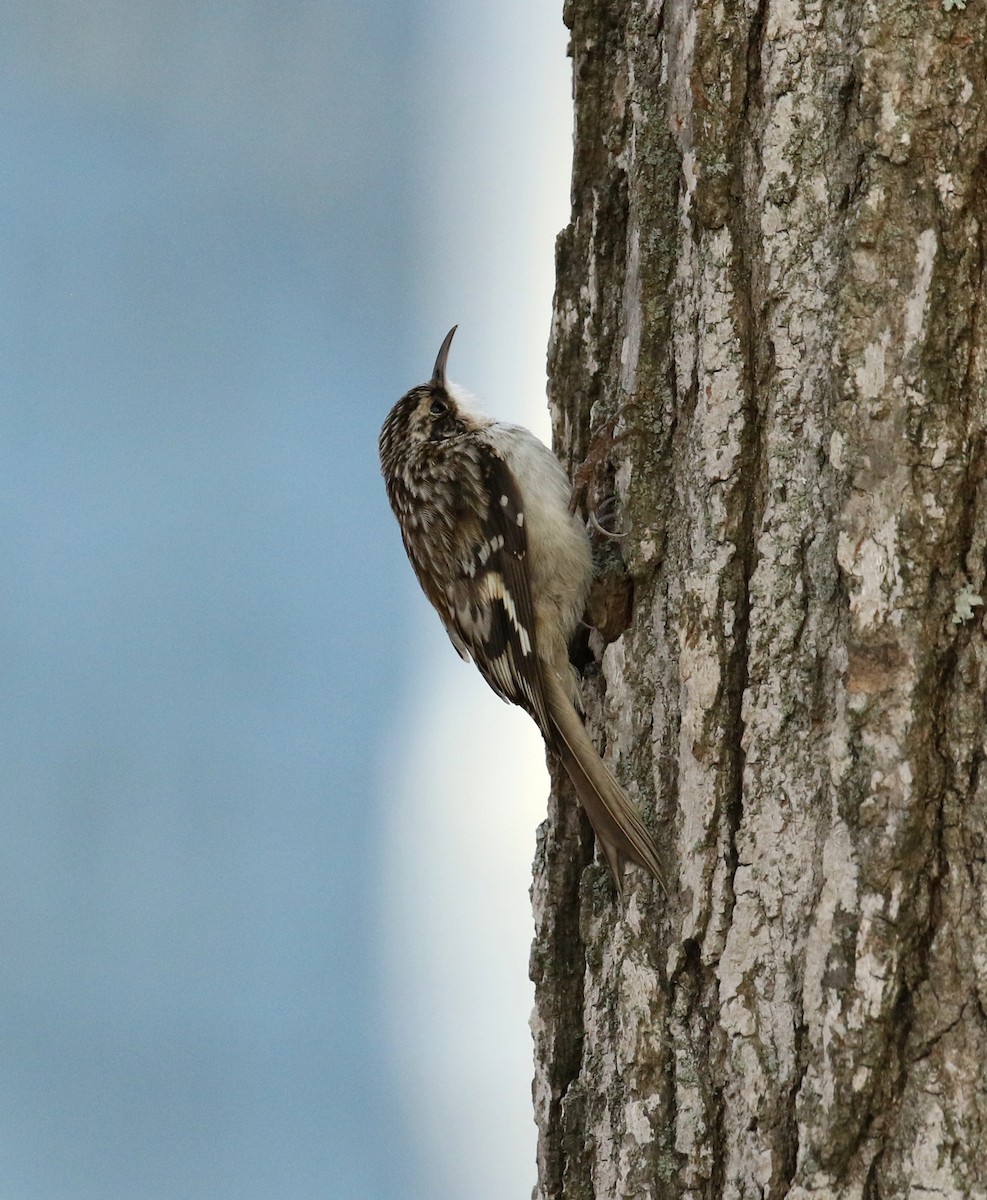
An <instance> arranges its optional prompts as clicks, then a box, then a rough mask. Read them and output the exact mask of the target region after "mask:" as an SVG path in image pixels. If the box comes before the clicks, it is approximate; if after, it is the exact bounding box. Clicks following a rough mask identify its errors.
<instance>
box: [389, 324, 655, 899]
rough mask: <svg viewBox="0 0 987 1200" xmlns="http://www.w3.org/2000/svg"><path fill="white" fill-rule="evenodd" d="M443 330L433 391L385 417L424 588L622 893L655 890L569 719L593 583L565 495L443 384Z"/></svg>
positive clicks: (398, 511)
mask: <svg viewBox="0 0 987 1200" xmlns="http://www.w3.org/2000/svg"><path fill="white" fill-rule="evenodd" d="M454 333H455V328H453V329H452V330H450V331H449V334H448V335H447V336H446V339H445V341H444V342H443V343H442V347H441V349H440V350H439V354H438V358H437V359H436V362H435V370H434V372H433V375H432V378H431V379H430V380H429V382H428V383H425V384H422V385H421V386H420V387H416V388H412V390H411V391H410V392H408V393H407V394H406V395H405V396H403V397H402V398H401V399H400V400H399V401H398V402H397V404H395V406H394V408H393V409H392V410H391V412H390V413H389V415H388V417H387V420H386V421H385V422H384V426H383V429H382V430H381V435H380V461H381V469H382V471H383V475H384V481H385V484H386V487H387V495H388V499H389V500H390V503H391V507H392V508H393V510H394V513H395V515H396V516H397V518H398V523H399V525H400V527H401V536H402V539H403V541H404V546H405V550H406V551H407V553H408V558H409V559H410V560H411V565H412V566H413V567H414V570H415V574H416V575H417V576H418V581H419V583H420V584H421V586H422V589H423V590H424V592H425V595H426V596H427V597H428V599H429V600H430V602H431V603H432V605H433V607H434V608H435V609H436V611H437V612H438V614H439V616H440V617H441V619H442V622H443V624H444V625H445V628H446V632H447V633H448V634H449V638H450V640H451V641H452V643H453V645H454V646H455V647H456V649H457V650H458V651H459V653H460V654H461V655H462V657H463V658H467V659H470V658H471V659H472V660H473V662H474V663H476V666H477V667H478V668H479V670H480V672H481V674H482V675H483V677H484V679H486V681H487V683H488V684H489V685H490V686H491V687H492V688H493V690H494V691H495V692H496V693H497V694H498V695H499V696H501V697H502V698H503V699H504V700H507V701H509V702H510V703H511V704H517V705H520V706H521V707H522V708H523V709H525V710H526V711H527V712H528V713H530V715H531V716H532V717H533V718H534V719H535V721H536V722H537V723H538V727H539V729H540V730H541V732H542V735H543V737H544V738H545V742H546V744H547V745H548V747H549V749H550V750H551V751H552V752H553V753H555V754H557V755H558V756H559V758H560V759H561V761H562V764H563V766H564V767H565V769H566V772H567V773H568V775H569V778H570V779H571V780H572V783H573V786H574V787H575V789H576V793H577V795H578V796H579V798H580V801H581V802H582V805H583V807H584V809H585V810H586V813H587V815H588V817H589V819H590V821H591V823H592V825H593V829H594V830H595V832H596V836H597V840H598V841H599V843H600V846H601V848H602V850H603V853H604V855H605V857H606V860H607V862H608V864H609V866H610V869H611V871H612V873H613V877H614V880H615V881H616V884H617V888H618V891H621V892H622V890H623V874H622V861H623V860H624V859H629V860H630V861H631V862H634V863H637V864H639V865H640V866H643V867H645V868H646V869H647V870H648V871H650V872H651V874H652V875H654V877H655V878H656V879H657V880H658V882H659V883H660V884H661V886H662V888H664V886H665V885H664V882H663V880H662V871H661V864H660V860H659V855H658V850H657V847H656V845H655V843H654V840H653V838H652V836H651V834H650V833H649V832H648V829H647V828H646V826H645V825H644V823H643V821H642V820H641V817H640V816H639V814H638V812H637V810H636V809H635V808H634V806H633V805H632V804H631V802H630V800H629V799H628V797H627V795H626V793H625V792H624V790H623V788H622V787H621V786H620V785H619V784H618V783H617V781H616V780H615V779H614V777H613V775H612V774H611V773H610V771H609V770H608V768H607V766H606V764H605V763H604V762H603V760H602V759H601V758H600V756H599V754H598V753H597V751H596V748H595V747H594V746H593V743H592V742H591V740H590V738H589V735H588V734H587V733H586V729H585V727H584V725H583V722H582V718H581V717H580V715H579V712H578V711H577V709H578V706H579V693H578V687H577V683H576V677H575V672H574V671H573V669H572V666H571V665H570V662H569V652H568V644H569V639H570V638H571V637H572V634H573V633H574V632H575V629H576V626H577V624H578V623H579V620H580V618H581V617H582V614H583V610H584V608H585V604H586V596H587V592H588V591H589V585H590V583H591V581H592V577H593V563H592V554H591V550H590V545H589V538H588V536H587V533H586V529H585V526H584V525H583V524H582V522H581V521H580V520H579V519H578V518H577V517H575V516H574V515H573V514H572V513H571V512H570V511H569V495H570V491H571V488H570V484H569V480H568V479H567V478H566V475H565V472H564V471H563V470H562V466H561V464H560V463H559V461H558V459H556V457H555V456H554V455H553V454H552V452H551V451H550V450H549V449H548V448H547V447H546V446H544V445H543V444H542V443H541V442H540V441H539V440H538V439H537V438H536V437H535V436H534V434H532V433H529V432H528V430H526V429H523V428H521V426H519V425H507V424H503V423H500V422H496V421H493V420H491V418H490V417H487V416H485V415H484V414H482V413H480V412H479V411H478V410H477V409H476V408H475V407H474V406H473V405H472V403H471V401H470V399H469V398H468V397H467V396H466V394H465V393H464V392H462V391H460V390H459V389H458V388H456V387H455V386H454V385H452V384H450V383H448V382H447V380H446V359H447V358H448V354H449V347H450V344H451V342H452V337H453V334H454Z"/></svg>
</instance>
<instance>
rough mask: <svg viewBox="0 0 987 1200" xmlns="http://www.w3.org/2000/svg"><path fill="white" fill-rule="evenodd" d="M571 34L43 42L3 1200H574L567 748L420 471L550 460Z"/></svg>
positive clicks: (36, 85)
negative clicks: (434, 544)
mask: <svg viewBox="0 0 987 1200" xmlns="http://www.w3.org/2000/svg"><path fill="white" fill-rule="evenodd" d="M560 10H561V2H560V0H503V2H502V3H500V4H498V5H490V6H472V5H462V4H458V3H455V2H454V0H434V2H431V0H419V2H418V3H412V4H407V3H397V2H396V0H377V3H375V4H372V5H371V4H364V3H359V2H358V0H240V2H239V3H237V4H233V3H231V2H230V0H222V2H221V0H172V3H170V4H167V5H165V4H162V3H160V2H156V0H87V2H86V3H79V0H6V3H4V5H3V6H2V16H0V35H2V36H0V123H2V128H0V147H2V150H0V154H2V159H3V163H2V170H0V253H2V284H0V339H2V341H0V346H2V350H0V422H2V425H0V503H2V512H3V519H2V521H0V553H2V558H0V579H2V589H3V608H2V613H3V619H2V621H0V639H2V642H0V650H2V660H0V662H2V673H3V687H2V689H0V705H2V724H0V739H2V743H0V756H2V757H0V802H2V803H0V820H2V830H0V961H2V966H0V1196H2V1197H4V1198H5V1200H7V1198H9V1200H90V1198H91V1200H97V1198H98V1200H108V1198H115V1197H126V1198H127V1200H177V1198H182V1197H187V1198H190V1200H192V1198H199V1197H203V1198H205V1197H208V1198H209V1200H223V1198H225V1197H231V1198H232V1197H236V1198H237V1200H260V1198H270V1197H275V1196H277V1197H290V1198H291V1200H307V1198H309V1197H312V1198H314V1197H319V1198H320V1200H324V1198H326V1197H328V1198H331V1200H337V1198H338V1200H348V1198H351V1197H352V1198H354V1200H356V1198H359V1200H377V1198H385V1197H386V1198H391V1197H394V1198H400V1200H417V1198H419V1197H420V1198H425V1197H428V1198H429V1200H444V1198H447V1197H448V1198H450V1200H452V1198H455V1200H462V1198H463V1197H467V1196H468V1197H470V1198H471V1200H487V1198H489V1200H495V1198H496V1200H507V1198H508V1197H511V1196H515V1197H526V1196H527V1195H528V1194H529V1191H530V1188H531V1186H532V1184H533V1183H534V1142H535V1138H534V1127H533V1125H532V1120H531V1113H530V1093H529V1086H530V1085H529V1081H530V1076H531V1049H530V1036H529V1032H528V1029H527V1019H528V1016H529V1013H530V1009H531V1003H532V999H531V990H530V985H529V984H528V981H527V951H528V941H529V939H530V933H531V919H530V913H529V903H528V894H527V888H528V882H529V877H530V862H531V858H532V854H533V850H534V839H535V828H536V826H537V823H538V821H539V820H540V819H541V818H542V816H543V814H544V795H545V791H546V788H547V783H546V776H545V773H544V764H543V759H542V752H541V747H540V744H539V742H538V738H537V735H536V734H535V732H534V729H533V727H532V726H531V725H530V722H528V720H527V718H525V717H524V716H523V715H522V714H520V713H519V712H517V711H511V710H508V709H507V708H506V706H504V705H502V704H501V703H500V702H499V701H498V700H497V699H496V698H495V697H494V696H493V694H492V693H490V692H489V691H488V690H487V689H486V687H485V685H484V684H483V683H482V681H481V680H480V679H479V677H478V676H476V675H475V673H474V671H473V670H472V668H469V667H467V666H466V665H464V664H462V663H460V661H459V659H458V658H457V657H456V655H455V654H454V652H453V651H452V649H451V647H450V646H449V645H448V643H447V641H446V639H445V635H444V633H443V632H442V629H441V627H440V625H439V622H438V620H437V618H436V617H435V616H434V615H433V614H432V613H431V611H430V610H429V609H428V608H427V605H426V603H425V601H424V600H423V599H422V598H421V596H420V595H419V593H418V590H417V585H416V584H415V582H414V579H413V576H412V574H411V570H410V568H409V567H408V565H407V563H406V561H405V559H404V555H403V551H402V549H401V545H400V540H399V537H398V532H397V527H396V525H395V523H394V521H393V518H392V517H391V514H390V511H389V509H388V508H387V504H386V499H385V496H384V491H383V487H382V485H381V482H380V479H379V476H378V466H377V458H376V439H377V432H378V430H379V427H380V424H381V421H382V420H383V418H384V416H385V414H386V412H387V410H388V408H389V407H390V406H391V404H392V403H393V402H394V401H395V400H396V399H397V398H398V396H399V395H400V394H401V393H402V392H404V391H405V390H407V388H409V387H411V386H413V385H414V384H417V383H420V382H422V381H423V380H424V379H426V378H427V377H428V376H429V375H430V373H431V369H432V364H433V361H434V358H435V353H436V350H437V349H438V346H439V343H440V341H441V339H442V337H443V336H444V334H445V333H446V331H447V329H448V328H449V327H450V326H451V325H452V324H454V323H457V322H458V323H459V326H460V329H459V333H458V335H457V339H456V342H455V343H454V346H453V350H452V357H451V362H450V375H451V377H452V378H453V379H455V380H457V381H458V382H461V383H462V384H464V385H465V386H466V387H468V388H469V389H470V390H472V391H474V392H476V393H477V394H478V395H479V396H481V397H482V398H483V399H484V401H485V402H486V406H487V407H488V408H489V409H490V410H491V411H493V412H495V413H496V414H497V415H498V416H502V417H506V418H509V419H513V420H520V421H523V422H525V423H527V424H529V425H531V426H532V427H534V428H536V429H537V430H538V431H539V432H540V433H542V435H543V436H546V437H547V432H548V426H547V419H546V415H545V402H544V362H545V348H546V343H547V339H548V331H549V319H550V305H551V295H552V286H553V241H554V237H555V234H556V233H557V231H558V230H559V229H560V228H561V227H562V226H563V225H564V224H565V222H566V220H567V216H568V179H569V160H570V150H571V114H570V103H569V64H568V62H567V60H566V57H565V48H566V32H565V30H564V28H563V26H562V22H561V15H560Z"/></svg>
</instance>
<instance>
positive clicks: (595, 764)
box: [544, 671, 668, 896]
mask: <svg viewBox="0 0 987 1200" xmlns="http://www.w3.org/2000/svg"><path fill="white" fill-rule="evenodd" d="M544 674H545V675H546V676H548V677H549V678H547V679H546V680H545V699H546V701H547V707H548V715H549V718H550V720H551V722H552V725H553V727H554V728H553V730H552V732H553V733H554V734H555V737H554V738H552V739H551V742H552V746H553V749H554V750H555V751H556V753H557V754H558V755H559V757H560V758H561V760H562V765H563V766H564V767H565V770H566V774H567V775H568V776H569V778H570V779H571V780H572V785H573V787H574V788H575V789H576V794H577V795H578V796H579V799H580V802H581V803H582V806H583V808H584V809H585V810H586V815H587V816H588V817H589V819H590V824H591V825H592V826H593V831H594V832H595V834H596V838H597V841H598V842H599V843H600V847H601V849H602V850H603V854H604V856H605V857H606V860H607V863H608V865H609V867H610V870H611V872H612V874H613V877H614V881H615V883H616V884H617V891H618V893H619V894H620V895H621V896H623V860H624V859H629V860H630V861H631V862H634V863H637V864H638V866H641V867H644V868H645V870H647V871H650V872H651V874H652V875H653V876H654V877H655V879H657V881H658V883H659V885H660V887H661V889H662V891H663V892H664V893H665V895H666V896H667V895H668V888H667V886H666V885H665V880H664V878H663V873H662V867H661V860H660V858H659V854H658V848H657V846H656V845H655V841H654V838H653V837H652V836H651V834H650V833H649V831H648V829H647V827H646V826H645V824H644V822H643V821H642V820H641V817H640V815H639V813H638V812H637V809H636V808H635V807H634V805H633V804H632V803H631V801H630V800H629V799H628V796H627V793H626V792H625V791H624V789H623V788H622V787H621V786H620V784H619V783H618V782H617V780H616V779H614V777H613V775H611V773H610V771H609V770H608V768H607V765H606V763H605V762H604V761H603V759H602V758H600V756H599V754H598V753H597V751H596V747H595V746H594V745H593V743H592V741H591V740H590V737H589V734H588V733H587V732H586V730H585V728H584V726H583V722H582V720H581V718H580V716H579V714H578V713H577V712H576V710H575V708H574V707H573V704H572V701H571V700H570V699H569V697H568V695H567V694H566V692H565V690H564V688H563V687H562V685H561V683H560V682H559V680H558V678H557V677H556V676H555V675H554V673H553V672H551V671H546V672H544Z"/></svg>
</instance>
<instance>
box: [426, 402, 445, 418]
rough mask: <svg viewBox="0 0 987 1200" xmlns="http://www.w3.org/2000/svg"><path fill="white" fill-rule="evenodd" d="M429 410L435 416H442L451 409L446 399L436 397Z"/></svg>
mask: <svg viewBox="0 0 987 1200" xmlns="http://www.w3.org/2000/svg"><path fill="white" fill-rule="evenodd" d="M428 411H429V412H430V413H431V414H432V416H433V417H441V416H442V415H443V413H447V412H448V411H449V405H448V404H446V402H445V401H444V400H439V399H435V400H433V401H432V403H431V404H430V405H429V406H428Z"/></svg>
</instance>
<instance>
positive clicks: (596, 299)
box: [532, 0, 987, 1200]
mask: <svg viewBox="0 0 987 1200" xmlns="http://www.w3.org/2000/svg"><path fill="white" fill-rule="evenodd" d="M975 8H976V5H975V4H973V3H971V4H970V5H969V6H968V8H967V9H966V10H963V11H951V12H949V13H946V12H943V11H942V9H941V7H940V6H938V5H930V4H925V3H922V4H919V3H916V2H911V0H902V2H899V3H896V4H892V3H890V0H869V2H868V4H866V5H858V4H855V3H851V0H831V2H828V3H826V4H822V3H821V0H816V2H808V0H759V2H758V3H726V2H722V0H721V2H717V3H712V4H699V3H687V2H683V0H675V2H670V0H666V2H665V3H658V2H650V3H647V2H644V0H609V2H608V3H599V2H595V0H571V2H570V3H568V4H567V6H566V10H565V15H566V21H567V24H568V25H569V28H570V30H571V31H572V42H571V50H572V57H573V78H574V94H575V106H576V138H575V157H574V171H573V189H572V194H573V215H572V222H571V224H570V225H569V227H568V228H567V229H566V230H565V231H564V232H563V233H562V235H561V236H560V239H559V246H558V285H557V293H556V309H555V320H554V324H553V332H552V342H551V347H550V355H549V366H550V380H551V402H552V408H553V416H554V419H555V423H556V435H557V443H558V446H559V449H560V452H561V453H562V454H563V456H564V457H566V458H567V459H568V461H569V462H570V464H571V465H572V466H573V467H574V468H577V467H578V466H579V465H580V464H583V471H582V478H583V481H584V483H585V484H586V486H585V489H584V491H585V494H586V496H587V503H591V504H592V503H598V502H600V501H601V500H603V499H604V498H606V497H607V496H609V495H616V496H617V497H618V498H619V519H620V523H621V525H622V527H623V529H624V530H625V531H626V533H627V537H626V538H625V539H624V540H623V541H622V542H621V543H620V558H621V559H622V562H621V563H618V564H617V565H616V566H614V564H612V563H611V564H610V569H611V570H622V571H624V572H625V573H626V579H627V584H626V589H625V592H624V593H623V594H625V595H627V596H633V609H632V613H631V620H630V624H629V626H628V628H627V629H626V630H623V631H622V632H621V630H620V628H619V623H618V625H615V626H614V628H613V629H611V630H610V631H609V632H607V634H606V637H607V638H608V639H610V638H612V639H613V640H610V641H606V640H605V639H604V637H603V636H601V635H599V634H597V635H594V636H593V637H592V638H591V639H590V646H591V649H592V651H593V654H594V658H595V664H596V665H595V666H594V667H591V669H590V670H589V671H588V672H587V678H586V680H585V683H584V690H585V692H586V697H587V715H588V720H589V721H590V722H591V723H592V725H593V728H594V731H595V732H596V733H597V734H598V736H599V737H600V740H601V744H602V743H605V744H606V745H607V747H608V753H609V756H610V758H611V761H612V762H613V764H614V766H615V769H616V770H617V772H618V774H619V775H620V777H621V778H622V780H623V781H624V782H625V784H626V785H627V787H628V790H629V791H630V792H631V793H632V795H634V796H635V797H636V798H637V800H638V802H639V803H640V804H641V806H642V808H643V809H644V811H645V812H646V813H647V814H648V817H649V819H650V820H651V821H652V822H653V825H654V827H655V829H656V830H659V831H660V833H661V837H662V841H663V843H664V845H665V846H666V847H667V848H668V857H669V861H670V864H672V865H673V866H674V874H675V878H676V888H675V889H674V892H673V895H672V896H671V897H670V899H669V900H668V901H665V900H664V899H663V897H662V896H661V894H660V893H659V892H657V891H656V890H655V889H654V887H653V886H652V885H650V884H649V883H648V882H647V881H646V880H643V879H637V878H636V877H635V884H634V887H633V888H632V889H631V896H630V900H629V903H628V905H627V907H626V910H625V911H621V910H620V908H619V906H618V904H617V901H616V898H615V896H614V893H613V891H612V888H611V885H610V883H609V881H608V878H607V876H606V873H605V871H604V869H603V868H602V867H600V866H599V865H591V857H590V856H591V853H592V840H591V837H590V835H589V833H588V830H587V828H586V826H585V823H584V822H582V821H581V819H580V817H579V815H578V813H577V811H576V810H575V808H574V806H573V805H572V803H571V797H569V796H568V795H567V794H566V792H565V790H564V783H563V782H562V781H561V780H560V779H556V780H555V783H556V790H555V797H554V799H553V803H552V806H551V809H550V815H549V821H548V822H547V823H546V826H545V828H544V830H543V835H542V842H541V846H540V851H539V857H538V861H537V863H536V879H535V885H534V890H533V897H534V907H535V916H536V935H535V946H534V950H533V954H532V966H533V972H532V973H533V977H534V978H535V981H536V1012H535V1016H534V1018H533V1028H534V1031H535V1041H536V1078H535V1088H534V1094H535V1107H536V1119H537V1121H538V1125H539V1183H538V1186H537V1188H536V1195H537V1196H539V1197H544V1198H545V1200H548V1198H549V1197H552V1198H555V1197H565V1198H566V1200H573V1198H575V1197H587V1198H588V1197H612V1196H633V1197H649V1196H655V1197H657V1196H662V1197H665V1196H696V1197H700V1196H702V1197H747V1196H755V1195H757V1196H766V1197H781V1196H792V1197H796V1196H797V1197H809V1196H813V1197H840V1198H843V1197H847V1198H849V1197H851V1196H852V1197H864V1196H866V1197H891V1196H899V1195H907V1194H910V1193H912V1192H916V1191H920V1190H921V1191H927V1192H930V1193H937V1194H940V1195H942V1196H944V1197H945V1196H957V1197H959V1196H976V1195H987V1168H985V1167H984V1165H983V1164H985V1163H987V1125H985V1113H987V1107H985V1100H987V1096H985V1090H987V1084H985V1083H984V1080H983V1074H984V1073H983V1071H982V1069H981V1067H982V1064H983V1062H985V1061H987V1018H985V1015H984V1014H985V1011H987V1004H985V982H987V924H985V917H984V913H985V912H987V903H985V901H987V895H985V892H987V872H985V866H984V864H985V859H987V854H985V846H987V804H985V801H987V794H985V792H987V783H985V779H984V776H985V772H984V770H983V765H984V756H985V730H987V719H985V717H987V713H985V699H984V698H985V688H987V670H985V668H987V648H985V620H984V611H985V610H984V606H983V603H982V599H983V597H984V596H985V595H987V592H985V589H987V581H985V578H984V576H985V555H987V504H985V501H987V484H985V456H984V450H985V445H987V437H985V426H987V383H985V362H987V350H985V347H987V318H985V314H984V303H983V301H984V269H985V262H987V234H985V228H984V222H985V220H987V28H985V25H984V22H983V14H982V12H980V13H977V12H975V11H974V10H975ZM608 552H609V553H610V554H611V555H612V554H613V553H614V551H613V547H612V546H610V547H609V550H608ZM617 594H618V595H619V594H621V593H619V592H618V593H617ZM618 610H619V606H618Z"/></svg>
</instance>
